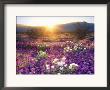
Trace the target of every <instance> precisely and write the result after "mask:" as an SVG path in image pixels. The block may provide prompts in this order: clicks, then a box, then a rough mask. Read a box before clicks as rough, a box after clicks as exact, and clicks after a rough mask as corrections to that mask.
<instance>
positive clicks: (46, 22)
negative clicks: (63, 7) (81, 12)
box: [17, 16, 94, 28]
mask: <svg viewBox="0 0 110 90" xmlns="http://www.w3.org/2000/svg"><path fill="white" fill-rule="evenodd" d="M84 21H85V22H88V23H93V22H94V20H93V17H86V16H85V17H74V16H73V17H69V18H68V17H37V16H36V17H34V16H33V17H28V16H27V17H22V16H19V17H17V24H23V25H27V26H48V27H49V28H53V26H54V25H58V24H66V23H71V22H84Z"/></svg>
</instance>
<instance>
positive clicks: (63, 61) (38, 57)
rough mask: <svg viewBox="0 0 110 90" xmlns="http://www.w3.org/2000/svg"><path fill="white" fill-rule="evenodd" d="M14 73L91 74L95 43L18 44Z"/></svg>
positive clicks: (88, 41) (83, 41)
mask: <svg viewBox="0 0 110 90" xmlns="http://www.w3.org/2000/svg"><path fill="white" fill-rule="evenodd" d="M16 53H17V54H16V73H17V74H94V42H93V41H90V40H87V39H84V40H80V41H77V42H74V41H72V40H71V41H65V42H45V44H44V43H37V42H36V41H30V42H29V43H28V42H25V41H17V51H16Z"/></svg>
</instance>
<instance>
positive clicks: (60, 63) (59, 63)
mask: <svg viewBox="0 0 110 90" xmlns="http://www.w3.org/2000/svg"><path fill="white" fill-rule="evenodd" d="M57 64H58V66H63V65H64V64H65V62H63V61H60V62H57Z"/></svg>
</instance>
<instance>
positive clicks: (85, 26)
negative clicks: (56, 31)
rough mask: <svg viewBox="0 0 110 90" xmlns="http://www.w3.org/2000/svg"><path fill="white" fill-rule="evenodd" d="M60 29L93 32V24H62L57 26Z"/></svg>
mask: <svg viewBox="0 0 110 90" xmlns="http://www.w3.org/2000/svg"><path fill="white" fill-rule="evenodd" d="M58 27H59V28H61V29H62V30H61V31H70V32H71V31H74V30H78V29H81V30H84V29H86V30H88V31H94V24H93V23H87V22H73V23H67V24H62V25H59V26H58Z"/></svg>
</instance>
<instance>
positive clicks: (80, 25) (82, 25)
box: [16, 22, 94, 32]
mask: <svg viewBox="0 0 110 90" xmlns="http://www.w3.org/2000/svg"><path fill="white" fill-rule="evenodd" d="M57 27H58V28H59V31H62V32H65V31H66V32H67V31H69V32H72V31H74V30H78V29H81V30H83V29H86V30H88V31H94V23H87V22H72V23H66V24H60V25H57ZM40 28H42V27H38V26H36V27H31V26H24V25H20V24H17V25H16V32H26V31H27V30H32V29H36V30H39V29H40Z"/></svg>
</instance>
